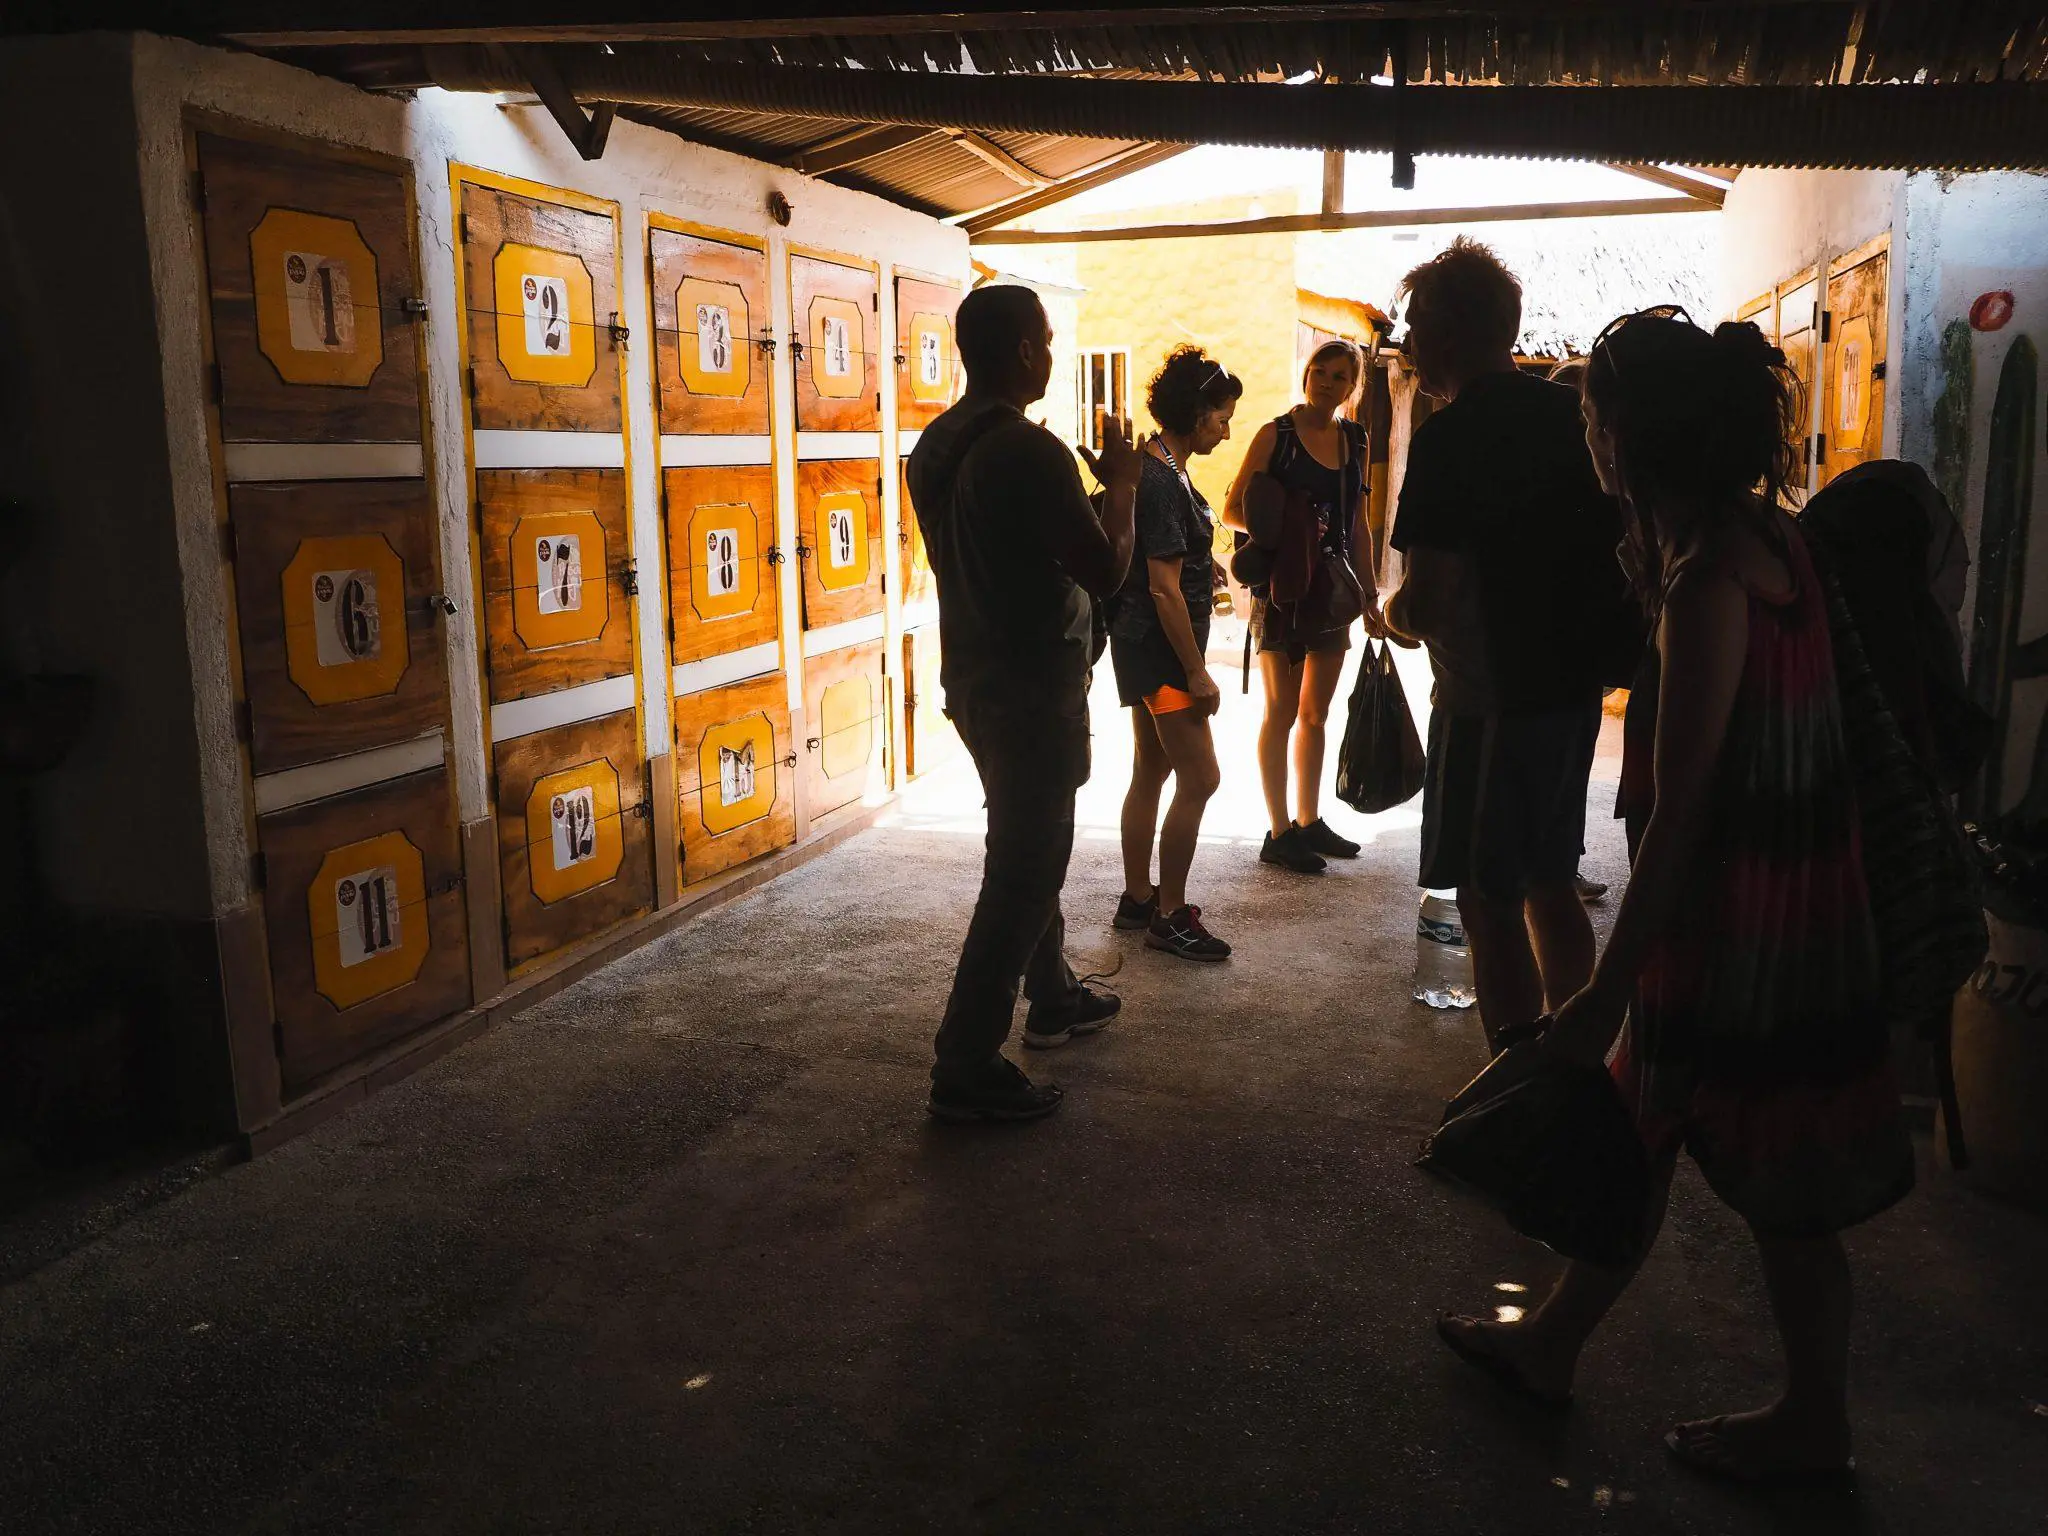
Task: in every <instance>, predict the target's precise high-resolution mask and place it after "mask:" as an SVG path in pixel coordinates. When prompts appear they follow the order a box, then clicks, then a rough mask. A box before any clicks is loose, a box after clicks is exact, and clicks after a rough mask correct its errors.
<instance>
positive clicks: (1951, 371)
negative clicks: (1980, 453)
mask: <svg viewBox="0 0 2048 1536" xmlns="http://www.w3.org/2000/svg"><path fill="white" fill-rule="evenodd" d="M1972 334H1973V333H1972V330H1971V326H1970V322H1969V321H1967V320H1951V321H1949V323H1948V325H1947V326H1946V327H1944V328H1943V330H1942V333H1941V394H1940V395H1939V396H1938V397H1937V398H1936V400H1935V402H1934V420H1933V427H1934V483H1935V484H1936V485H1937V486H1939V487H1940V488H1941V494H1942V495H1944V496H1946V497H1947V498H1948V504H1949V505H1950V506H1952V507H1954V508H1956V509H1957V510H1958V511H1961V510H1962V508H1964V507H1965V506H1967V505H1968V504H1969V503H1968V498H1967V494H1966V490H1967V486H1968V482H1969V477H1970V410H1971V407H1972V406H1973V405H1974V404H1975V403H1976V367H1977V359H1976V357H1975V355H1974V354H1973V351H1972V348H1971V344H1970V338H1971V335H1972Z"/></svg>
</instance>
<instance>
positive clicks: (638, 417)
mask: <svg viewBox="0 0 2048 1536" xmlns="http://www.w3.org/2000/svg"><path fill="white" fill-rule="evenodd" d="M134 86H135V102H136V115H137V119H138V125H139V132H140V140H141V174H142V196H143V202H144V205H145V208H146V211H147V214H148V221H149V230H150V268H151V275H152V280H153V283H154V287H155V293H156V299H157V306H158V310H159V313H160V316H161V330H162V350H163V361H162V371H163V378H164V385H165V395H166V398H167V420H168V425H169V432H170V439H171V442H170V459H171V471H172V482H173V493H174V499H175V504H176V512H177V525H178V539H179V548H180V552H181V560H182V565H183V573H184V577H185V582H186V591H187V595H188V632H189V633H188V638H189V643H190V646H191V652H192V657H193V672H194V676H193V708H194V714H195V718H196V720H197V727H198V735H199V741H200V749H201V763H202V768H203V773H204V781H205V803H206V808H207V811H206V832H207V847H208V855H209V863H210V869H211V878H212V886H213V903H214V909H215V910H216V911H225V910H228V909H230V908H233V907H236V906H238V905H240V904H242V903H243V902H245V901H246V900H247V899H248V896H249V889H248V858H247V855H248V852H249V836H250V828H249V825H248V815H247V811H246V791H245V788H244V785H243V782H242V772H241V766H240V761H239V754H238V753H237V751H236V746H235V740H234V732H233V719H232V707H231V706H232V690H231V675H232V674H231V671H230V665H229V657H228V654H227V643H226V639H225V636H224V634H223V632H222V628H221V625H220V622H219V616H220V615H221V614H222V613H223V612H224V611H225V604H226V601H227V593H226V590H225V572H224V568H223V566H222V563H221V560H220V557H219V551H218V546H217V544H216V543H215V541H214V523H215V516H216V513H215V507H214V490H213V480H212V469H211V449H210V445H209V443H208V441H207V432H206V422H205V413H204V408H203V404H202V394H201V389H200V366H201V343H200V328H199V321H200V316H199V305H200V303H201V302H202V298H203V293H204V288H203V281H204V277H203V273H204V269H203V265H202V261H201V251H200V247H199V241H198V234H197V227H196V224H195V222H194V220H193V218H192V213H191V194H190V184H189V178H188V176H187V174H186V170H185V161H184V135H185V132H186V114H187V112H188V111H189V110H191V109H202V110H207V111H212V112H217V113H221V114H224V115H227V116H230V117H234V118H239V119H242V120H244V121H247V122H250V123H254V124H257V125H259V126H262V127H266V128H273V129H281V130H285V131H289V132H293V133H298V134H303V135H306V136H308V137H312V138H316V139H324V140H327V141H329V142H332V143H335V144H341V145H350V146H355V147H360V148H367V149H373V150H378V151H382V152H385V153H389V154H394V155H400V156H404V157H405V158H408V159H410V160H411V162H412V163H413V166H414V168H415V173H416V178H417V195H418V202H419V208H420V225H421V228H420V255H421V267H422V280H423V282H424V284H425V292H426V297H427V301H428V305H429V316H428V319H427V322H426V343H427V355H428V376H427V386H428V391H429V407H430V414H431V421H432V425H431V434H430V441H429V445H428V452H429V461H430V464H431V465H432V471H431V472H432V474H433V476H434V478H435V482H436V485H437V491H438V499H439V503H440V514H441V558H442V565H443V579H444V585H445V588H446V590H447V591H449V592H451V593H458V594H460V593H468V592H470V591H472V590H473V589H474V588H473V582H472V578H471V561H470V538H469V530H470V522H471V511H470V508H471V502H472V499H473V497H472V491H471V488H470V476H469V467H468V464H467V461H466V458H465V450H464V440H463V432H462V420H463V412H464V410H465V409H466V405H465V401H464V399H463V391H462V383H461V379H462V359H461V357H460V356H459V346H460V341H459V331H458V328H457V325H456V303H455V262H456V259H457V250H456V239H455V230H454V223H453V206H452V198H451V191H450V186H451V183H450V167H451V165H455V164H461V165H468V166H474V167H478V168H481V169H485V170H490V171H496V172H500V173H504V174H508V175H514V176H520V177H525V178H528V179H531V180H533V181H537V182H543V183H546V184H549V185H552V186H557V187H562V188H567V189H570V190H574V191H578V192H582V193H586V194H589V195H592V196H596V197H601V198H607V199H611V200H614V201H616V202H617V203H618V204H619V205H620V210H621V220H620V232H619V233H620V241H621V244H622V248H623V253H624V269H625V286H624V289H623V292H622V295H621V304H622V305H623V310H622V318H623V319H624V321H625V323H626V324H627V325H628V326H630V327H631V330H632V342H631V344H630V346H629V349H628V353H627V356H628V373H627V384H626V417H627V422H626V425H627V437H628V443H629V453H630V458H629V471H630V473H629V484H630V494H631V498H632V516H633V524H634V545H635V557H636V559H637V560H638V563H639V567H640V570H641V573H642V581H641V598H640V604H641V607H640V612H639V622H640V647H641V656H640V661H641V669H642V676H643V678H644V690H645V699H646V728H647V737H648V742H647V744H648V749H649V751H650V752H651V753H660V752H666V751H667V750H668V749H669V747H668V744H669V737H670V730H671V727H670V714H669V707H668V701H669V682H668V666H667V638H666V633H665V630H664V626H663V622H662V611H663V610H662V596H661V574H660V573H662V572H664V571H665V569H666V557H665V552H664V551H663V549H662V541H661V525H660V500H659V487H658V483H657V469H656V456H655V448H656V442H657V437H656V430H655V418H654V404H653V386H652V382H651V379H652V372H651V369H652V362H653V355H654V347H653V316H652V311H651V308H650V305H649V297H648V291H647V263H646V239H647V233H646V215H647V214H648V213H650V212H660V213H664V214H668V215H672V216H675V217H679V218H685V219H690V220H694V221H697V222H700V223H705V224H713V225H718V226H721V227H724V228H728V229H732V230H736V231H739V232H741V233H746V234H752V235H757V236H763V237H765V238H766V239H767V240H768V242H769V264H770V291H771V294H772V296H773V297H772V301H771V303H772V319H773V323H774V327H775V332H776V334H777V335H778V336H780V337H785V338H786V337H787V336H788V334H789V329H790V318H789V297H788V283H787V275H786V274H787V251H788V248H789V247H790V246H791V245H803V246H809V247H815V248H824V249H828V250H832V251H835V252H840V253H844V254H847V255H852V256H859V257H866V258H869V259H871V260H875V261H878V262H880V263H882V264H883V270H882V305H881V313H880V317H879V318H880V327H879V336H880V342H881V350H882V354H883V358H884V366H885V367H888V366H891V365H889V364H888V362H887V359H888V358H890V357H891V356H893V353H894V350H895V334H896V330H895V313H894V295H893V284H892V282H891V270H892V265H893V266H894V267H901V268H904V269H909V270H916V271H922V272H928V273H933V274H937V275H940V276H958V277H960V278H961V279H962V280H963V282H964V280H965V279H966V276H967V239H966V236H965V235H963V234H962V233H960V232H959V231H958V230H956V229H954V228H952V227H951V226H948V225H945V224H941V223H939V222H938V221H937V220H934V219H931V218H928V217H926V216H924V215H921V214H917V213H913V212H911V211H909V210H907V209H904V208H901V207H898V206H897V205H895V204H893V203H889V202H885V201H883V200H881V199H879V198H875V197H870V196H868V195H866V194H863V193H859V192H852V191H848V190H846V189H844V188H840V187H834V186H830V185H828V184H826V183H823V182H818V181H813V180H810V179H809V178H806V177H803V176H800V175H798V174H797V173H796V172H794V171H788V170H784V169H781V168H779V167H776V166H772V165H767V164H763V163H760V162H757V161H753V160H749V159H746V158H744V157H741V156H738V155H732V154H727V153H724V152H723V151H720V150H715V149H709V148H704V147H702V146H698V145H693V144H688V143H686V142H684V141H683V140H681V139H678V138H676V137H675V136H674V135H672V134H668V133H665V132H662V131H659V130H656V129H651V128H644V127H640V126H637V125H635V124H632V123H627V122H623V121H622V122H619V123H617V124H615V125H614V127H613V129H612V133H611V139H610V143H609V145H608V146H607V148H606V151H605V154H604V157H603V158H602V159H601V160H599V161H596V162H586V161H584V160H582V159H581V158H580V157H578V155H577V154H576V152H575V151H574V150H573V149H572V148H570V146H569V144H568V143H567V141H566V140H565V139H564V137H563V136H562V133H561V131H560V130H559V129H558V128H557V127H556V126H555V123H554V121H553V119H552V118H550V117H549V116H548V114H547V113H546V112H545V110H543V109H541V108H539V107H531V106H511V107H501V106H500V105H498V104H497V102H496V100H495V98H491V97H486V96H476V95H462V94H454V93H449V92H445V91H439V90H429V91H425V92H422V93H421V94H420V95H419V96H418V98H417V99H415V100H412V101H410V102H408V101H402V100H398V99H393V98H384V97H376V96H372V95H369V94H367V93H364V92H361V91H357V90H355V89H353V88H352V87H349V86H345V85H341V84H338V83H336V82H333V81H329V80H324V79H321V78H319V77H317V76H314V75H310V74H307V73H305V72H303V71H300V70H296V69H293V68H290V67H288V66H285V65H281V64H277V63H275V62H272V61H270V60H266V59H259V58H254V57H251V56H247V55H242V54H232V53H226V52H222V51H220V50H216V49H211V48H205V47H201V46H198V45H195V44H191V43H186V42H181V41H176V40H171V39H165V38H158V37H150V36H144V37H140V38H137V39H136V40H135V55H134ZM772 189H780V190H781V191H782V192H783V194H784V195H785V196H786V197H787V198H788V199H789V201H790V203H791V204H792V205H793V207H794V209H795V215H794V218H793V220H792V222H791V224H790V225H789V227H788V228H787V229H786V230H785V229H781V228H778V227H777V226H776V225H775V224H774V222H773V220H772V219H771V218H770V217H769V215H768V212H767V199H768V194H769V192H770V191H771V190H772ZM791 377H792V376H791V373H790V364H789V349H788V347H787V346H786V345H785V346H782V347H780V348H778V349H777V354H776V362H775V367H774V406H775V413H776V430H777V433H778V435H779V437H780V439H781V442H780V445H779V460H780V462H781V464H782V471H781V475H780V484H779V492H780V500H781V503H782V516H783V518H784V520H785V522H786V523H789V524H791V526H785V527H784V528H783V529H782V530H781V534H780V542H781V544H782V546H783V548H785V549H791V548H794V547H795V544H796V539H795V531H794V527H793V515H794V514H793V509H794V504H795V498H794V453H793V440H792V436H791V434H792V431H793V420H794V413H793V393H792V390H793V386H792V382H791ZM883 398H884V411H885V417H884V422H883V427H884V431H883V444H884V449H885V459H884V464H883V485H884V504H885V515H886V518H887V527H886V530H885V537H886V540H887V542H886V543H885V546H884V547H885V548H887V549H890V550H893V549H894V547H895V546H894V539H895V530H896V518H897V516H898V515H899V512H898V508H897V507H896V489H895V482H896V477H895V473H894V465H893V459H892V458H890V457H887V456H886V454H887V451H888V450H889V448H890V447H891V446H892V444H893V431H892V430H891V429H892V428H893V426H894V421H893V412H894V404H893V402H894V391H893V389H889V388H885V389H884V391H883ZM780 570H781V576H782V581H783V592H782V598H783V612H784V613H785V615H794V614H796V613H798V612H799V611H800V601H799V595H798V582H799V573H798V571H797V565H796V562H795V561H794V560H789V561H785V562H784V563H783V565H782V566H781V568H780ZM892 587H893V583H892ZM469 609H470V605H469V604H468V603H463V604H462V611H461V612H459V613H458V614H457V615H456V616H455V618H454V619H453V620H452V621H450V622H449V624H448V625H447V626H446V630H447V640H448V663H449V678H450V686H451V688H452V690H453V695H454V699H455V706H456V707H455V718H454V743H453V745H454V755H455V762H456V787H457V799H458V805H459V808H460V814H461V816H462V818H463V819H464V820H465V821H469V820H474V819H475V818H477V817H480V816H482V815H484V814H486V812H487V811H488V810H489V806H490V796H489V786H488V783H487V767H486V765H487V756H486V751H485V747H486V742H485V725H484V720H485V716H484V707H483V703H482V700H483V681H482V679H481V678H480V676H479V675H478V670H479V669H478V662H477V643H476V633H475V627H474V626H475V624H476V615H474V614H473V613H471V612H470V611H469ZM892 611H893V603H892ZM796 649H797V648H796V647H794V646H791V647H789V651H790V657H789V664H790V670H791V695H792V702H793V703H795V702H797V696H798V681H797V673H796V667H797V662H796V656H795V651H796ZM898 649H899V648H898V647H896V646H893V645H892V646H891V647H889V655H890V661H891V667H892V670H894V668H895V666H896V665H897V660H898V658H897V651H898Z"/></svg>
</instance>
